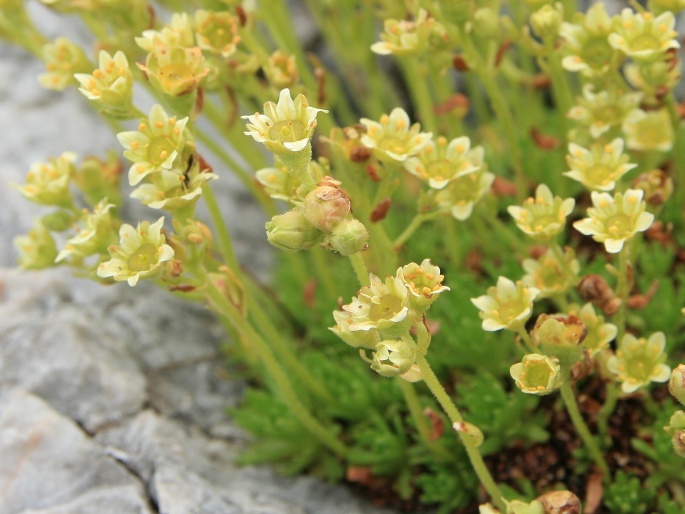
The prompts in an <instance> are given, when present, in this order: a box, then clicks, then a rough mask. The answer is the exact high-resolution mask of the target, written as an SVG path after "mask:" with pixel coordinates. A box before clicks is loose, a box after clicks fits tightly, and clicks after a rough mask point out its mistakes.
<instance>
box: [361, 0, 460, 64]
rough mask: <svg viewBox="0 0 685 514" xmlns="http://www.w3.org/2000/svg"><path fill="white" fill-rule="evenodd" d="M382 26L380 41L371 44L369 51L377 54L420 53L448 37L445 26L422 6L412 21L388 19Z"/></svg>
mask: <svg viewBox="0 0 685 514" xmlns="http://www.w3.org/2000/svg"><path fill="white" fill-rule="evenodd" d="M383 28H384V30H383V32H382V33H381V39H382V41H379V42H377V43H374V44H372V45H371V51H372V52H374V53H376V54H379V55H389V54H395V55H416V54H421V53H425V52H427V51H428V50H430V49H431V46H436V45H435V44H436V43H437V44H438V45H439V43H444V42H445V41H446V40H447V38H448V35H447V31H446V30H445V28H444V27H443V26H442V25H441V24H440V23H439V22H437V21H436V20H435V18H433V17H431V16H429V14H428V11H426V10H425V9H423V8H422V9H419V12H418V14H417V15H416V18H415V19H414V20H413V21H407V20H395V19H389V20H385V22H383Z"/></svg>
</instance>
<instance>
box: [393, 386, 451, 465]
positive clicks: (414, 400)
mask: <svg viewBox="0 0 685 514" xmlns="http://www.w3.org/2000/svg"><path fill="white" fill-rule="evenodd" d="M397 381H398V382H399V384H400V390H401V391H402V395H403V396H404V401H405V402H407V407H408V408H409V413H410V414H411V417H412V419H413V420H414V424H415V425H416V430H417V431H418V433H419V436H420V437H421V440H422V441H423V443H424V444H425V445H426V447H427V448H428V449H429V450H430V451H431V452H432V453H433V454H435V455H436V456H437V457H438V458H444V457H445V449H444V448H443V447H442V445H441V444H439V443H438V442H437V441H434V440H432V439H431V427H430V425H429V423H428V418H427V417H426V415H425V414H424V413H423V411H422V410H421V403H420V401H419V395H418V394H416V389H414V384H411V383H410V382H407V381H406V380H404V379H403V378H401V377H397Z"/></svg>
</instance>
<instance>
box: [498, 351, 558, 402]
mask: <svg viewBox="0 0 685 514" xmlns="http://www.w3.org/2000/svg"><path fill="white" fill-rule="evenodd" d="M509 373H510V374H511V378H513V379H514V380H515V381H516V387H518V388H519V389H520V390H521V391H523V392H524V393H528V394H537V395H540V396H542V395H546V394H549V393H551V392H552V391H554V390H555V389H556V388H557V387H559V385H560V383H561V368H560V366H559V362H558V361H557V360H556V359H550V358H549V357H547V356H546V355H540V354H537V353H531V354H529V355H525V356H524V357H523V360H522V361H521V362H519V363H517V364H514V365H513V366H512V367H511V368H510V369H509Z"/></svg>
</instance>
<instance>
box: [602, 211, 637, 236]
mask: <svg viewBox="0 0 685 514" xmlns="http://www.w3.org/2000/svg"><path fill="white" fill-rule="evenodd" d="M632 228H633V224H632V222H631V220H630V218H629V217H628V216H626V215H625V214H615V215H614V216H611V217H610V218H609V219H608V220H607V221H606V230H607V232H608V233H609V234H610V235H612V236H614V237H615V236H618V235H627V234H629V233H630V232H631V230H632Z"/></svg>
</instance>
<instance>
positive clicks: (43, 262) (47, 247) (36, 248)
mask: <svg viewBox="0 0 685 514" xmlns="http://www.w3.org/2000/svg"><path fill="white" fill-rule="evenodd" d="M14 246H15V247H16V249H17V251H18V252H19V258H18V259H17V260H18V261H19V266H20V267H21V268H22V269H26V270H35V269H45V268H49V267H51V266H54V265H55V257H57V246H56V245H55V240H54V239H53V238H52V235H51V234H50V231H49V230H48V229H47V228H45V225H43V223H42V221H41V220H36V222H35V223H34V225H33V228H32V229H31V230H29V232H28V234H26V235H25V236H17V237H15V238H14Z"/></svg>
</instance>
